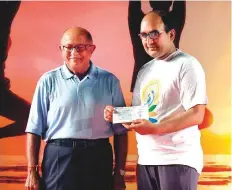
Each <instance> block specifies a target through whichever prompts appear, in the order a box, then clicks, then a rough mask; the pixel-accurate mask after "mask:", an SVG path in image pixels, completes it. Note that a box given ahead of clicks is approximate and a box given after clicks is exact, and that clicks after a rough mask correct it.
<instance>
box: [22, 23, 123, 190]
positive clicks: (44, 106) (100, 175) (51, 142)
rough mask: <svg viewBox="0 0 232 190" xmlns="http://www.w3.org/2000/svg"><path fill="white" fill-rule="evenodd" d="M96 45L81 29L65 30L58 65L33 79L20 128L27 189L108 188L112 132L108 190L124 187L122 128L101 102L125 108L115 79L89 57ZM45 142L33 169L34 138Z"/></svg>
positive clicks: (85, 31) (35, 151)
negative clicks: (23, 130) (23, 138)
mask: <svg viewBox="0 0 232 190" xmlns="http://www.w3.org/2000/svg"><path fill="white" fill-rule="evenodd" d="M95 48H96V46H95V45H94V44H93V40H92V36H91V34H90V33H89V32H88V31H87V30H86V29H84V28H80V27H73V28H70V29H67V30H65V32H64V33H63V36H62V38H61V45H60V50H61V52H62V57H63V59H64V64H63V65H62V66H61V67H58V68H56V69H54V70H52V71H49V72H47V73H45V74H44V75H43V76H42V77H41V78H40V80H39V82H38V84H37V87H36V90H35V94H34V97H33V101H32V106H31V111H30V116H29V120H28V124H27V128H26V132H27V155H28V177H27V181H26V184H25V186H26V187H27V189H39V188H40V187H39V186H40V185H41V184H42V185H43V189H46V190H58V189H59V190H79V189H80V190H110V189H112V172H113V171H112V170H113V169H112V168H113V167H112V165H113V155H112V147H111V144H110V142H109V137H110V136H112V135H113V134H115V135H114V137H115V138H114V145H115V146H114V147H115V151H114V152H115V169H114V189H124V187H125V183H124V174H125V172H124V167H125V161H126V155H127V130H125V128H124V127H122V126H121V125H112V124H111V123H108V122H106V121H105V120H104V118H103V113H104V112H103V111H104V107H105V106H106V105H107V104H113V105H114V106H125V102H124V98H123V94H122V91H121V88H120V82H119V80H118V79H117V78H116V77H115V76H114V75H113V74H112V73H110V72H107V71H105V70H103V69H101V68H99V67H97V66H95V65H94V64H93V62H92V61H91V60H90V58H91V56H92V54H93V52H94V50H95ZM41 137H42V139H43V140H45V141H46V142H47V144H46V147H45V150H44V156H43V162H42V180H41V181H42V183H41V184H40V183H39V181H40V177H39V173H38V153H39V148H40V139H41Z"/></svg>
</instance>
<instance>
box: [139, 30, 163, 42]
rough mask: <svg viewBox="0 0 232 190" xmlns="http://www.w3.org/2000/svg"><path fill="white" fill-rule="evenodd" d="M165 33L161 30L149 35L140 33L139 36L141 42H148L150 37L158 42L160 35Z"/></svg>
mask: <svg viewBox="0 0 232 190" xmlns="http://www.w3.org/2000/svg"><path fill="white" fill-rule="evenodd" d="M163 32H164V31H163V30H161V31H158V30H153V31H151V32H149V33H145V32H143V33H140V34H139V35H138V36H139V37H140V38H141V40H147V39H148V37H149V38H150V39H152V40H156V39H158V38H159V36H160V34H161V33H163Z"/></svg>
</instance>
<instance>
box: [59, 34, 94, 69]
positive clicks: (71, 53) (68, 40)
mask: <svg viewBox="0 0 232 190" xmlns="http://www.w3.org/2000/svg"><path fill="white" fill-rule="evenodd" d="M60 49H61V51H62V57H63V59H64V61H65V62H66V64H67V65H68V67H69V69H70V70H71V71H73V72H74V73H84V72H85V71H86V70H87V69H88V67H89V61H90V58H91V55H92V53H93V51H94V49H95V46H94V45H93V44H92V42H91V41H89V40H88V39H87V37H86V35H83V34H82V35H80V34H78V33H75V32H69V33H67V34H64V36H63V37H62V40H61V45H60Z"/></svg>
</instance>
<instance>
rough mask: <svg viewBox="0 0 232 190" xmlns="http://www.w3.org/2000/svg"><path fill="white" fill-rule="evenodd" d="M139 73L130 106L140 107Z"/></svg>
mask: <svg viewBox="0 0 232 190" xmlns="http://www.w3.org/2000/svg"><path fill="white" fill-rule="evenodd" d="M140 76H141V71H140V72H139V73H138V76H137V79H136V82H135V88H134V91H133V98H132V106H140V105H141V97H140V86H141V80H140V78H141V77H140Z"/></svg>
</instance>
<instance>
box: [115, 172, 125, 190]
mask: <svg viewBox="0 0 232 190" xmlns="http://www.w3.org/2000/svg"><path fill="white" fill-rule="evenodd" d="M125 189H126V184H125V179H124V176H123V175H120V174H119V173H114V175H113V190H125Z"/></svg>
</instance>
